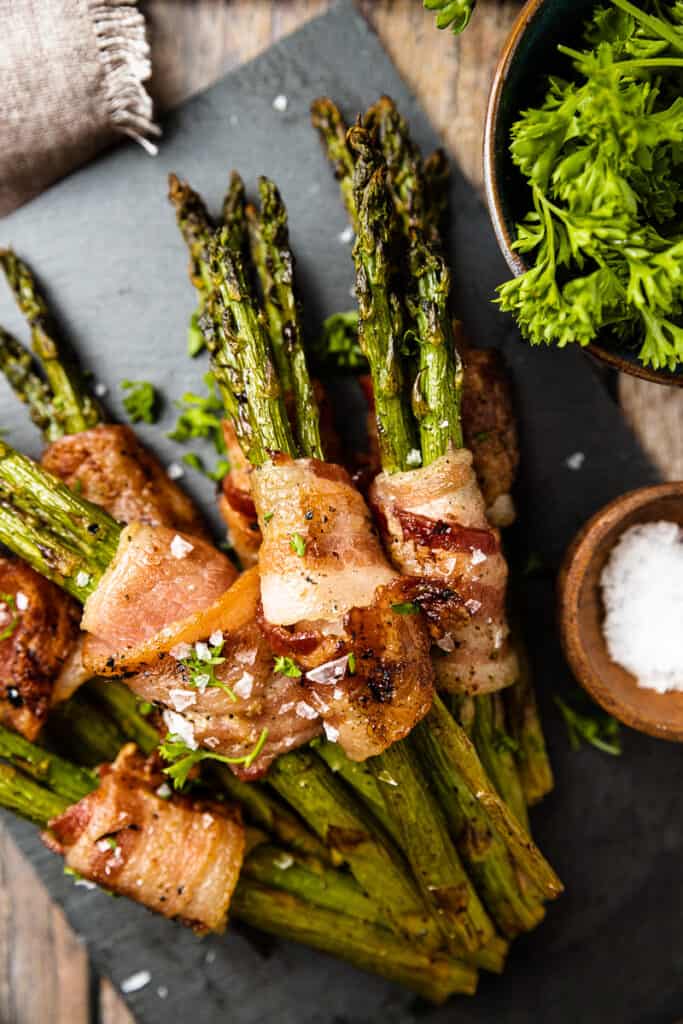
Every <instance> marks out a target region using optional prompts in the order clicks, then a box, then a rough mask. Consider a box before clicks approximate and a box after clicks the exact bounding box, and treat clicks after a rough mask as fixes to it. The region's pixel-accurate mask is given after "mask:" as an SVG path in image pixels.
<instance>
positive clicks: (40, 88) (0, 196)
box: [0, 0, 159, 216]
mask: <svg viewBox="0 0 683 1024" xmlns="http://www.w3.org/2000/svg"><path fill="white" fill-rule="evenodd" d="M150 74H151V64H150V57H149V47H148V45H147V40H146V37H145V22H144V18H143V16H142V14H141V13H140V12H139V11H138V9H137V0H98V2H94V0H0V216H3V215H4V214H6V213H9V212H10V210H13V209H15V207H17V206H20V205H21V204H22V203H25V202H26V201H27V200H28V199H31V198H32V197H33V196H35V195H36V194H37V193H38V192H40V191H41V190H42V189H44V188H45V187H46V186H47V185H49V184H50V183H51V182H53V181H55V180H56V179H57V178H60V177H62V176H63V175H64V174H67V173H68V172H69V171H70V170H72V169H73V168H74V167H76V166H77V165H78V164H81V163H83V162H84V161H85V160H89V159H90V158H91V157H93V156H94V155H95V154H96V153H97V152H98V151H99V150H100V149H102V148H103V147H104V146H106V145H107V144H108V143H110V142H112V140H113V139H114V138H115V136H116V134H117V133H121V132H122V133H124V134H126V135H130V136H132V137H133V138H135V139H137V141H138V142H140V143H141V144H142V145H143V146H144V147H145V148H146V149H147V150H148V151H150V152H155V147H154V146H153V144H152V143H151V142H150V141H149V140H150V137H152V136H154V135H158V134H159V130H158V128H157V127H156V125H155V124H154V122H153V121H152V101H151V99H150V97H149V95H148V93H147V91H146V89H145V87H144V85H143V82H145V81H146V80H147V79H148V78H149V76H150Z"/></svg>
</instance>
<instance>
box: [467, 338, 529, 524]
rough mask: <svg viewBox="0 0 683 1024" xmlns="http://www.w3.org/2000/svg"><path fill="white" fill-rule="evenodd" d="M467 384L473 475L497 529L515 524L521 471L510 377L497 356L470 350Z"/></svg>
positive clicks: (497, 354) (468, 444) (488, 516)
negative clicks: (516, 486) (517, 478)
mask: <svg viewBox="0 0 683 1024" xmlns="http://www.w3.org/2000/svg"><path fill="white" fill-rule="evenodd" d="M463 363H464V368H465V383H464V387H463V399H462V426H463V433H464V436H465V445H466V447H467V448H469V449H470V451H471V452H472V459H473V464H474V471H475V473H476V474H477V479H478V481H479V486H480V487H481V492H482V494H483V496H484V502H485V503H486V518H487V519H488V520H489V522H490V523H491V524H492V525H493V526H501V527H502V526H509V525H510V524H511V523H513V522H514V519H515V506H514V503H513V501H512V497H511V495H510V492H511V490H512V485H513V483H514V481H515V476H516V475H517V467H518V465H519V443H518V439H517V426H516V423H515V414H514V408H513V404H512V394H511V390H510V381H509V377H508V375H507V373H506V371H505V365H504V363H503V360H502V358H501V355H500V353H499V352H497V351H496V350H495V349H492V348H487V349H483V348H468V349H465V350H464V352H463Z"/></svg>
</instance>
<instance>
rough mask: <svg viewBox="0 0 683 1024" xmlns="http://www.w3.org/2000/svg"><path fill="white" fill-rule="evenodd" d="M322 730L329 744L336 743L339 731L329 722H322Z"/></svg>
mask: <svg viewBox="0 0 683 1024" xmlns="http://www.w3.org/2000/svg"><path fill="white" fill-rule="evenodd" d="M323 729H324V730H325V735H326V736H327V738H328V740H329V741H330V743H336V742H337V740H338V739H339V729H335V727H334V726H333V725H330V723H329V722H323Z"/></svg>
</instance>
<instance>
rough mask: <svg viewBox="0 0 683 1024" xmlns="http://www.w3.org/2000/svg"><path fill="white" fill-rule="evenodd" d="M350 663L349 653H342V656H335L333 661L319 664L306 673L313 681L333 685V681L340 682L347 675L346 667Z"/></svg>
mask: <svg viewBox="0 0 683 1024" xmlns="http://www.w3.org/2000/svg"><path fill="white" fill-rule="evenodd" d="M348 664H349V656H348V654H344V655H342V657H341V658H335V659H334V660H333V661H326V662H325V663H324V664H323V665H318V667H317V668H312V669H311V670H310V672H307V673H306V678H307V679H309V680H310V681H311V682H312V683H320V684H322V685H323V686H328V685H331V684H332V683H336V682H339V680H340V679H343V678H344V676H345V675H346V669H347V668H348Z"/></svg>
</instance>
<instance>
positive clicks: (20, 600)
mask: <svg viewBox="0 0 683 1024" xmlns="http://www.w3.org/2000/svg"><path fill="white" fill-rule="evenodd" d="M15 601H16V605H17V611H18V612H25V611H26V609H27V608H28V598H27V596H26V594H24V593H23V592H22V591H21V590H17V596H16V597H15Z"/></svg>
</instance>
